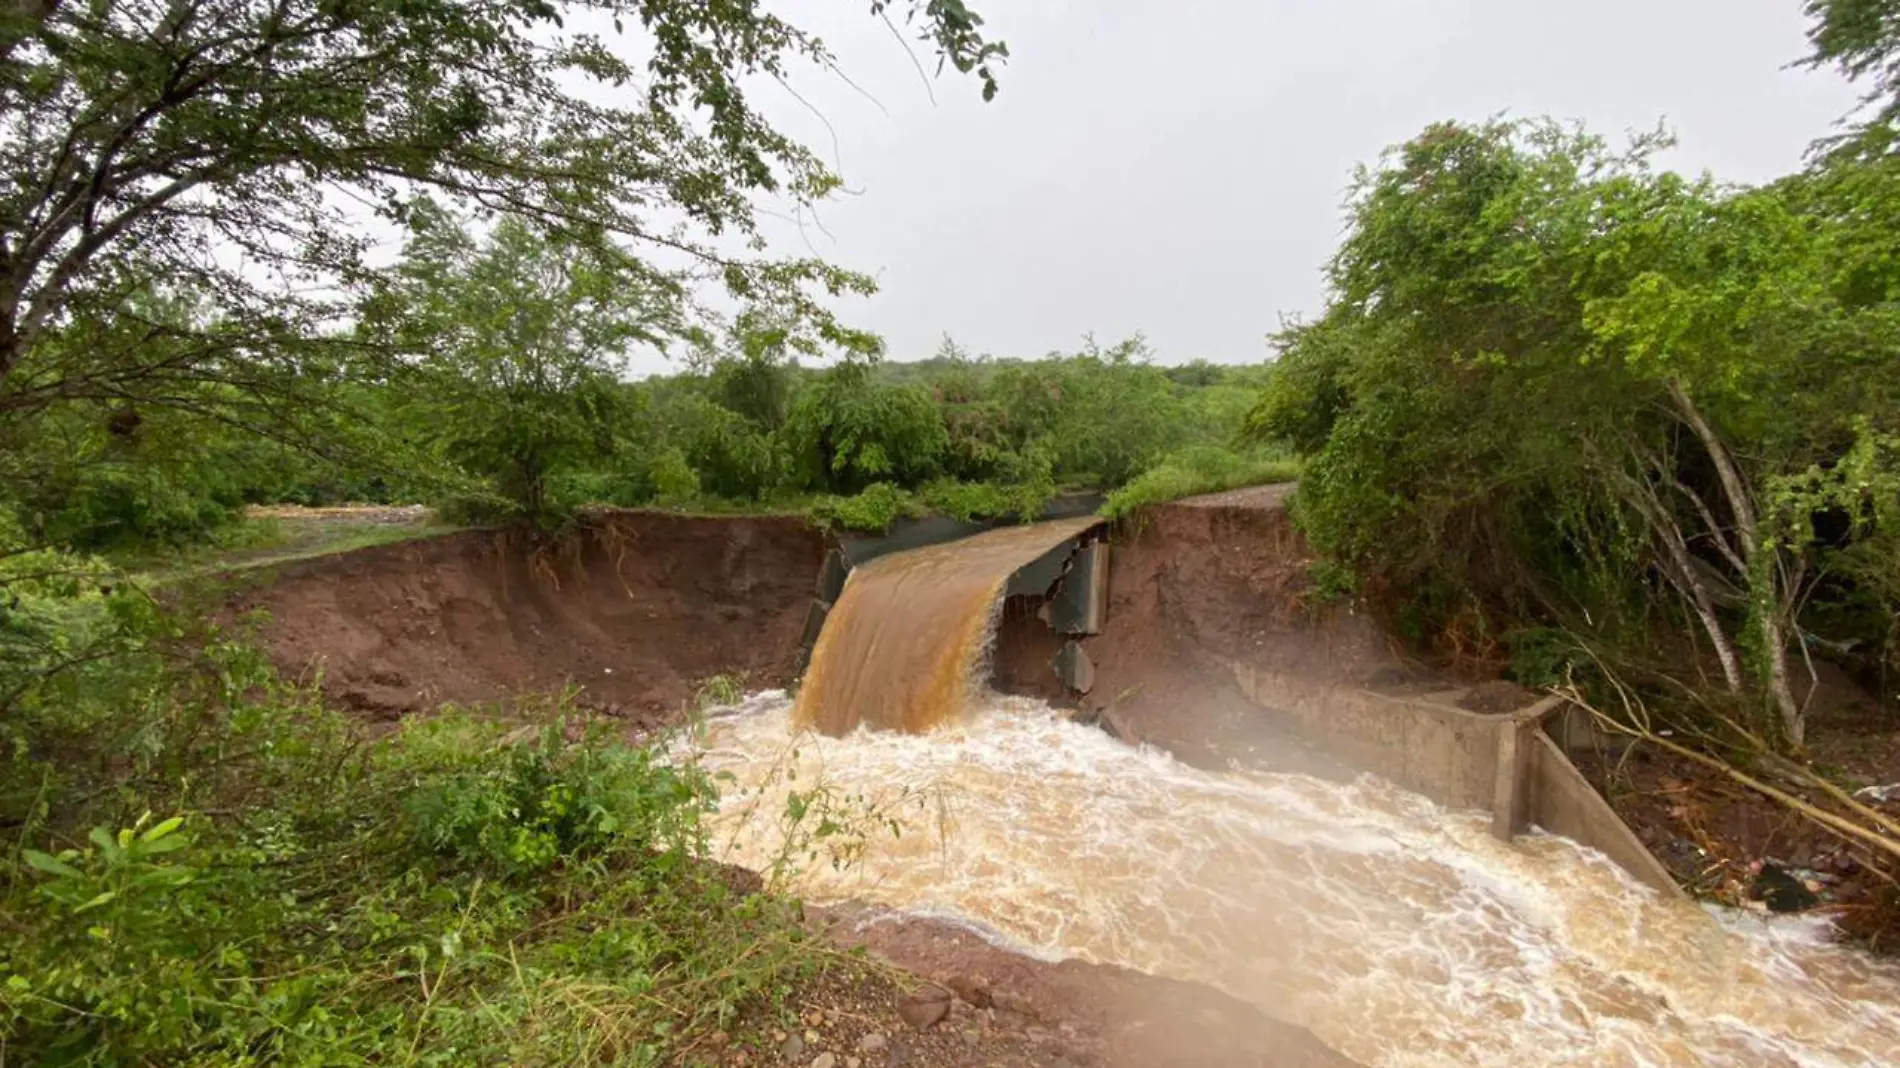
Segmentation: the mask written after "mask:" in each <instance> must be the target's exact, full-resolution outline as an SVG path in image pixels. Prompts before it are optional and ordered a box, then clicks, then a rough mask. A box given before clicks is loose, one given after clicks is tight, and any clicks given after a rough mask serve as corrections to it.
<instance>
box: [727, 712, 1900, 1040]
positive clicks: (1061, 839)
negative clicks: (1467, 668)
mask: <svg viewBox="0 0 1900 1068" xmlns="http://www.w3.org/2000/svg"><path fill="white" fill-rule="evenodd" d="M788 705H789V702H788V701H787V700H786V698H785V697H784V695H783V694H778V693H772V694H762V695H759V696H757V697H754V698H752V699H751V700H749V701H748V702H747V703H746V704H744V705H741V706H739V707H737V708H734V709H730V710H726V711H724V712H722V713H716V714H715V715H714V717H713V718H712V719H711V720H710V721H709V722H708V723H707V724H706V726H705V729H704V731H703V732H702V734H701V736H700V737H699V738H698V739H697V740H696V741H695V742H692V743H690V744H691V745H692V747H693V748H694V749H695V750H696V751H697V752H698V759H700V760H701V761H702V762H703V763H704V764H705V765H706V766H708V767H709V768H711V769H714V770H717V771H724V772H729V773H731V775H732V776H733V777H734V778H733V780H732V781H730V782H728V783H727V784H726V786H725V788H724V789H725V792H726V797H725V799H724V801H723V802H722V808H721V811H720V814H719V816H718V817H717V820H718V822H717V826H716V828H715V835H716V838H715V841H716V842H718V843H719V848H721V849H724V850H727V851H728V852H727V853H726V858H727V859H730V860H733V861H735V862H737V863H741V864H745V865H747V866H748V867H753V868H755V869H757V870H761V871H767V870H770V869H772V868H773V865H774V861H775V858H784V857H789V858H791V860H792V861H793V862H794V865H795V868H794V869H790V870H792V871H793V874H791V875H789V876H788V878H789V880H790V882H791V883H792V885H793V886H794V888H796V889H797V890H799V891H800V892H802V893H803V894H804V895H805V896H806V897H807V898H808V899H810V900H813V901H817V902H827V901H843V900H847V899H858V900H863V901H869V902H872V903H876V904H882V905H887V906H892V907H895V908H897V909H900V910H904V911H913V912H917V913H924V914H930V915H935V916H940V917H954V918H957V919H959V920H961V921H962V922H965V923H968V924H971V925H974V926H976V927H977V928H978V929H979V930H981V931H983V932H985V933H986V934H988V935H989V936H991V937H994V938H998V939H1000V940H1002V941H1004V942H1005V943H1006V944H1010V945H1013V946H1015V947H1017V948H1019V949H1022V950H1024V951H1026V952H1030V953H1034V954H1038V955H1043V956H1049V957H1071V956H1072V957H1080V958H1083V959H1086V960H1091V961H1097V962H1101V963H1110V964H1120V965H1125V966H1129V967H1133V968H1139V969H1142V970H1144V971H1148V972H1152V973H1156V974H1160V975H1165V976H1171V977H1175V978H1182V979H1193V980H1199V981H1202V982H1206V983H1210V984H1212V985H1214V986H1217V987H1220V988H1222V989H1224V990H1226V991H1227V992H1228V993H1231V994H1233V995H1236V996H1238V997H1241V998H1244V999H1247V1000H1250V1001H1253V1002H1255V1003H1256V1004H1258V1005H1260V1006H1261V1007H1262V1008H1264V1009H1266V1010H1268V1011H1269V1012H1272V1013H1273V1014H1275V1015H1277V1016H1280V1017H1281V1018H1283V1019H1288V1020H1291V1021H1293V1022H1295V1023H1299V1024H1302V1025H1304V1026H1306V1027H1308V1028H1311V1029H1312V1030H1313V1031H1314V1032H1315V1033H1316V1034H1317V1035H1319V1037H1320V1038H1322V1039H1324V1040H1325V1041H1326V1042H1328V1043H1329V1044H1331V1045H1332V1046H1334V1047H1335V1048H1336V1049H1338V1050H1340V1051H1341V1052H1343V1053H1345V1054H1347V1055H1349V1056H1351V1057H1354V1058H1356V1059H1358V1060H1359V1061H1361V1062H1362V1063H1364V1064H1366V1065H1369V1066H1373V1068H1398V1066H1408V1068H1409V1066H1422V1065H1433V1066H1440V1065H1443V1066H1451V1065H1457V1066H1461V1068H1462V1066H1466V1065H1498V1066H1508V1068H1537V1066H1543V1065H1590V1066H1600V1065H1670V1066H1676V1065H1682V1066H1692V1065H1693V1066H1701V1065H1734V1066H1747V1068H1756V1066H1764V1065H1765V1066H1778V1065H1803V1066H1807V1065H1814V1066H1820V1065H1826V1066H1847V1065H1852V1066H1857V1068H1858V1066H1873V1065H1893V1064H1900V969H1896V968H1895V967H1893V966H1892V965H1889V964H1884V963H1879V962H1875V961H1873V960H1871V959H1870V958H1867V957H1865V956H1862V955H1860V954H1857V953H1855V952H1852V951H1849V950H1846V949H1843V948H1840V947H1835V946H1829V945H1827V944H1825V942H1824V941H1823V939H1822V937H1821V934H1820V932H1819V930H1818V929H1817V928H1816V927H1815V926H1813V925H1812V924H1811V923H1784V922H1780V921H1776V922H1772V923H1771V922H1767V921H1764V920H1761V919H1758V918H1756V917H1753V916H1748V915H1743V914H1739V913H1729V912H1721V913H1719V914H1714V915H1712V914H1711V913H1709V912H1705V911H1704V910H1702V909H1701V908H1698V907H1697V906H1695V905H1693V904H1689V903H1687V902H1682V901H1675V900H1665V899H1663V898H1661V897H1659V896H1657V895H1656V894H1654V893H1653V892H1651V891H1649V890H1647V889H1644V888H1642V887H1640V886H1638V885H1637V884H1635V883H1634V882H1633V881H1632V880H1631V879H1629V878H1628V877H1627V876H1625V875H1624V874H1623V873H1622V871H1621V870H1620V869H1618V868H1616V867H1615V866H1614V865H1612V864H1611V863H1610V862H1609V861H1608V860H1606V859H1604V858H1603V857H1602V856H1600V855H1598V854H1595V853H1592V852H1589V851H1586V850H1584V849H1583V848H1581V847H1579V846H1577V845H1575V844H1573V843H1571V842H1569V841H1567V840H1564V839H1560V838H1553V837H1549V836H1543V835H1531V836H1527V837H1525V838H1523V839H1520V840H1519V841H1518V842H1516V843H1512V844H1505V843H1501V842H1498V841H1496V840H1494V839H1492V838H1491V837H1490V835H1489V833H1488V831H1487V820H1486V818H1485V817H1482V816H1480V815H1478V814H1475V813H1465V812H1455V811H1448V810H1446V809H1443V808H1440V807H1438V806H1435V805H1433V804H1431V803H1430V802H1428V801H1426V800H1424V799H1423V798H1420V797H1418V796H1417V795H1414V794H1410V793H1406V792H1405V791H1402V790H1400V789H1398V788H1396V787H1394V786H1391V785H1389V784H1387V783H1385V782H1383V781H1382V780H1377V779H1373V778H1369V777H1368V778H1362V779H1360V780H1358V781H1356V782H1353V783H1349V784H1340V783H1336V782H1325V781H1321V780H1319V779H1313V778H1308V777H1305V776H1300V775H1280V774H1252V773H1229V774H1216V773H1209V772H1203V771H1199V770H1196V769H1193V768H1190V767H1188V766H1186V765H1184V764H1180V763H1178V762H1176V761H1174V760H1173V759H1171V758H1170V757H1168V756H1166V755H1164V754H1161V753H1158V752H1154V751H1152V750H1142V749H1134V748H1130V747H1128V746H1125V745H1122V744H1121V743H1119V742H1116V741H1114V740H1113V739H1111V738H1109V737H1108V736H1106V735H1105V734H1103V733H1102V732H1100V731H1098V730H1093V729H1089V728H1084V727H1080V726H1077V725H1074V724H1071V723H1069V722H1068V721H1066V720H1065V719H1063V718H1061V717H1060V716H1059V715H1058V714H1056V713H1054V712H1053V711H1051V710H1050V709H1049V708H1047V707H1046V706H1043V705H1041V704H1038V703H1036V702H1031V701H1023V700H1019V699H1013V698H994V697H991V698H987V699H986V700H985V701H984V705H983V707H982V708H981V709H980V710H979V711H977V712H975V713H973V714H972V715H971V716H969V717H966V718H963V719H961V720H959V721H955V722H952V723H949V724H946V725H945V726H943V727H941V728H939V729H938V730H936V731H934V732H932V733H931V734H929V735H926V736H914V735H906V734H899V733H894V732H869V731H858V732H854V733H852V734H850V735H848V736H846V737H843V738H827V737H819V736H814V735H812V734H810V733H805V732H800V731H798V730H796V728H795V727H794V725H793V719H792V717H791V715H790V711H791V710H790V708H789V707H788ZM791 790H796V791H798V792H799V793H800V794H801V796H803V797H805V798H808V799H810V798H814V797H816V798H819V799H822V801H823V803H828V804H829V805H830V806H831V808H830V814H831V815H832V817H833V818H834V819H836V818H840V816H839V813H840V811H841V810H842V812H843V813H844V816H843V819H844V821H845V822H847V823H849V822H851V821H850V816H849V814H850V813H851V812H858V813H864V812H867V811H870V812H873V813H874V815H875V817H876V818H875V819H872V818H860V819H858V820H857V827H858V830H857V831H856V832H853V834H855V835H856V837H853V835H841V836H835V837H830V838H825V839H822V840H818V841H816V842H813V841H810V840H809V839H807V840H805V841H804V842H803V843H802V844H800V843H799V841H798V839H796V838H794V844H793V846H792V847H790V848H788V847H787V844H786V826H785V814H786V813H787V794H788V792H789V791H791ZM813 807H814V808H817V807H818V803H817V802H815V803H814V806H813ZM814 818H815V817H813V816H808V817H807V820H806V823H807V824H809V823H810V822H811V821H812V820H813V819H814ZM885 821H894V822H895V823H896V825H897V827H898V828H899V829H901V831H902V833H901V834H899V835H895V836H894V835H893V834H892V833H891V828H890V826H889V824H888V823H887V822H885ZM813 850H815V851H816V852H815V855H813V853H812V852H811V851H813ZM834 854H835V855H839V856H843V857H848V858H850V859H851V860H852V862H851V863H848V864H844V865H840V866H833V864H832V863H831V862H830V860H829V857H830V856H831V855H834Z"/></svg>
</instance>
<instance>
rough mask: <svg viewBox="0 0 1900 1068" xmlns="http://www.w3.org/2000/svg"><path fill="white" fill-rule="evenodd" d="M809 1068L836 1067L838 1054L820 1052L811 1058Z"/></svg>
mask: <svg viewBox="0 0 1900 1068" xmlns="http://www.w3.org/2000/svg"><path fill="white" fill-rule="evenodd" d="M811 1068H838V1055H837V1054H835V1053H820V1054H819V1055H818V1056H816V1057H813V1058H812V1060H811Z"/></svg>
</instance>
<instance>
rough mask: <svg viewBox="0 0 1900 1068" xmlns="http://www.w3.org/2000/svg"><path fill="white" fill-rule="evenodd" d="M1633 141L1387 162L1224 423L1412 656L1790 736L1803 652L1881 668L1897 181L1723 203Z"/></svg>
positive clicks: (1892, 436)
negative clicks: (1263, 451)
mask: <svg viewBox="0 0 1900 1068" xmlns="http://www.w3.org/2000/svg"><path fill="white" fill-rule="evenodd" d="M1656 147H1658V144H1657V142H1655V141H1653V140H1651V141H1639V142H1638V143H1637V145H1636V146H1634V147H1633V148H1632V149H1631V150H1629V151H1628V152H1621V153H1619V152H1613V151H1611V150H1610V149H1609V148H1608V147H1607V146H1606V145H1604V144H1603V143H1602V142H1601V141H1598V140H1596V139H1594V138H1591V137H1588V136H1586V135H1583V134H1581V133H1579V132H1577V131H1574V130H1570V129H1565V128H1559V127H1555V126H1552V125H1549V124H1543V123H1516V124H1496V125H1489V126H1482V127H1463V126H1440V127H1434V128H1433V129H1431V130H1428V131H1427V132H1426V133H1425V134H1423V135H1422V136H1420V137H1419V138H1417V139H1416V140H1414V141H1412V142H1410V143H1409V144H1407V145H1405V146H1403V147H1402V148H1400V149H1398V150H1396V151H1395V152H1394V153H1392V154H1391V155H1390V156H1388V158H1387V159H1386V160H1385V162H1384V163H1383V165H1382V166H1380V167H1379V168H1377V169H1374V170H1371V171H1368V172H1366V173H1365V174H1364V175H1363V176H1362V178H1361V180H1360V183H1359V186H1358V188H1357V190H1356V192H1355V194H1354V196H1353V200H1352V218H1353V226H1352V230H1351V232H1350V234H1349V236H1348V238H1347V240H1346V243H1345V245H1344V246H1343V247H1342V249H1341V251H1340V252H1339V254H1338V256H1337V258H1336V259H1335V260H1334V261H1333V264H1332V267H1331V270H1330V273H1329V278H1330V281H1331V284H1332V289H1333V299H1332V303H1331V306H1330V307H1329V308H1328V310H1327V312H1326V314H1325V315H1324V316H1323V317H1322V318H1321V319H1319V320H1318V321H1316V322H1313V323H1310V324H1306V325H1302V326H1298V327H1295V328H1294V329H1292V330H1290V331H1288V332H1287V333H1286V334H1284V335H1283V336H1282V337H1281V339H1280V340H1281V344H1282V345H1283V347H1284V350H1285V352H1284V356H1283V357H1282V359H1281V360H1280V362H1279V364H1278V365H1277V367H1276V374H1275V376H1274V377H1273V379H1272V380H1271V381H1270V383H1269V384H1268V386H1267V388H1266V391H1265V393H1264V396H1263V398H1262V400H1261V403H1260V405H1259V407H1258V409H1257V410H1256V411H1255V413H1254V415H1253V424H1252V425H1253V427H1254V428H1255V430H1256V431H1257V432H1258V433H1259V434H1261V435H1262V436H1263V437H1266V438H1270V439H1276V440H1284V441H1289V442H1292V443H1294V444H1295V445H1297V446H1298V447H1299V448H1300V449H1302V451H1304V452H1306V453H1307V454H1308V456H1309V460H1308V464H1307V468H1306V473H1305V476H1304V478H1303V481H1302V487H1301V491H1300V494H1299V498H1298V501H1297V507H1298V513H1299V518H1300V521H1301V523H1302V525H1303V526H1304V527H1305V528H1306V530H1307V531H1308V533H1309V534H1310V535H1311V536H1312V537H1313V539H1314V541H1315V542H1316V543H1317V544H1318V545H1319V547H1320V548H1321V549H1323V550H1324V551H1326V552H1327V553H1329V554H1331V556H1332V557H1333V558H1334V559H1335V560H1336V561H1338V562H1340V563H1343V564H1345V565H1348V566H1349V567H1351V568H1353V569H1355V570H1356V571H1357V572H1358V574H1359V577H1360V578H1361V579H1362V580H1363V584H1364V586H1365V588H1367V589H1368V590H1369V591H1370V592H1372V593H1373V594H1374V595H1375V596H1380V597H1382V598H1383V599H1385V600H1386V601H1387V603H1388V606H1389V607H1391V608H1392V609H1393V610H1394V612H1395V613H1396V617H1397V618H1398V619H1399V620H1400V622H1402V623H1404V624H1406V625H1407V626H1408V627H1409V628H1410V629H1411V630H1412V632H1413V634H1414V636H1415V637H1417V638H1419V639H1420V640H1421V641H1424V642H1427V643H1433V644H1437V645H1438V646H1439V647H1440V648H1441V650H1444V651H1447V652H1450V651H1454V650H1456V651H1458V652H1459V653H1460V654H1462V655H1468V656H1476V657H1478V658H1480V659H1482V660H1487V661H1489V662H1490V663H1491V666H1498V665H1501V664H1503V663H1505V662H1506V660H1507V659H1508V658H1511V657H1513V656H1514V655H1515V656H1516V660H1517V663H1518V665H1519V667H1520V668H1522V669H1523V671H1521V672H1520V674H1524V673H1525V672H1530V674H1524V681H1527V682H1531V683H1538V684H1544V683H1551V682H1554V681H1560V680H1561V677H1562V676H1563V674H1565V673H1566V672H1567V671H1570V670H1574V669H1577V668H1578V667H1580V666H1581V667H1587V666H1589V665H1591V664H1592V663H1594V661H1595V658H1597V657H1601V656H1604V655H1609V656H1612V657H1615V658H1617V659H1618V661H1619V663H1622V664H1624V665H1626V666H1627V665H1630V664H1631V663H1632V662H1636V663H1641V664H1643V665H1644V666H1646V667H1653V668H1655V669H1657V670H1658V671H1660V672H1663V673H1665V674H1666V673H1669V672H1675V673H1677V674H1679V675H1681V676H1683V677H1685V679H1687V680H1694V679H1695V677H1696V675H1697V673H1698V672H1700V671H1701V670H1703V668H1704V666H1705V665H1706V667H1707V670H1708V671H1709V672H1710V674H1712V675H1713V676H1714V677H1715V678H1716V679H1718V680H1719V683H1718V686H1719V688H1720V689H1722V690H1725V691H1726V692H1727V693H1728V695H1729V696H1730V699H1731V700H1734V701H1737V702H1741V703H1743V704H1744V705H1746V706H1748V709H1747V710H1748V711H1749V712H1750V713H1751V714H1756V713H1759V714H1760V718H1759V721H1758V722H1757V723H1756V727H1757V729H1759V730H1762V731H1763V732H1765V733H1779V734H1780V735H1781V736H1783V737H1784V738H1786V739H1788V740H1789V741H1791V742H1796V743H1798V742H1799V740H1800V737H1801V731H1802V726H1803V724H1802V717H1801V703H1800V702H1799V701H1798V700H1797V698H1796V697H1795V692H1794V691H1795V687H1794V685H1793V683H1792V680H1791V672H1792V671H1793V670H1794V669H1793V668H1792V667H1791V665H1790V660H1791V658H1794V659H1799V658H1800V657H1801V654H1802V648H1803V647H1804V646H1808V647H1815V646H1818V645H1820V644H1827V643H1832V644H1835V645H1837V646H1841V647H1855V648H1857V649H1858V650H1859V653H1858V654H1857V655H1858V656H1859V657H1862V658H1863V659H1862V660H1861V663H1862V665H1863V666H1866V667H1869V668H1872V669H1874V673H1875V674H1879V673H1881V670H1883V669H1880V668H1878V667H1877V666H1876V665H1880V664H1883V663H1886V664H1890V663H1893V662H1894V656H1895V653H1896V652H1897V651H1900V650H1896V648H1895V647H1894V646H1893V644H1892V642H1893V635H1894V633H1895V629H1894V619H1895V616H1894V614H1893V612H1894V602H1893V601H1891V600H1888V601H1886V603H1885V604H1884V605H1880V606H1877V607H1876V606H1875V605H1874V604H1873V603H1872V602H1871V600H1870V599H1869V598H1868V597H1867V596H1866V594H1867V593H1868V591H1870V590H1871V589H1873V588H1875V584H1876V583H1877V582H1878V581H1879V580H1878V578H1877V577H1876V576H1877V575H1879V574H1883V573H1891V571H1892V567H1891V559H1892V556H1891V548H1890V547H1888V548H1882V546H1886V545H1888V543H1889V541H1890V539H1891V533H1892V529H1893V527H1894V524H1896V523H1900V466H1896V459H1900V449H1897V448H1896V442H1900V437H1896V435H1897V434H1900V422H1897V421H1896V413H1900V372H1897V368H1900V365H1896V364H1895V362H1894V360H1893V357H1892V353H1893V351H1894V350H1895V348H1896V346H1900V331H1897V330H1896V327H1895V320H1894V318H1893V315H1892V308H1893V307H1894V306H1895V299H1896V297H1900V274H1896V273H1895V272H1894V270H1893V267H1892V265H1893V264H1894V263H1895V262H1900V260H1896V259H1895V258H1894V257H1893V255H1892V250H1893V247H1894V246H1893V237H1892V234H1893V233H1894V231H1893V229H1892V227H1891V225H1890V223H1889V219H1890V216H1891V210H1890V206H1891V203H1893V202H1896V201H1895V200H1894V197H1893V193H1894V192H1895V191H1896V190H1900V185H1895V184H1893V183H1886V182H1881V181H1875V180H1873V178H1874V176H1873V175H1870V174H1869V173H1868V172H1867V170H1866V169H1865V168H1864V167H1863V166H1862V165H1859V164H1835V165H1832V166H1830V167H1829V168H1825V169H1823V170H1820V171H1817V172H1815V173H1811V174H1806V175H1801V176H1797V177H1795V178H1792V179H1789V180H1787V181H1785V182H1783V183H1780V184H1778V185H1776V186H1772V187H1768V188H1764V189H1731V188H1726V187H1721V186H1718V185H1716V184H1714V183H1713V182H1712V181H1708V180H1703V181H1690V180H1687V179H1684V178H1682V177H1680V176H1678V175H1674V174H1669V173H1666V172H1657V171H1654V170H1652V169H1650V168H1649V166H1648V165H1647V159H1648V156H1649V153H1650V152H1651V151H1653V150H1654V149H1655V148H1656ZM1879 166H1880V167H1881V168H1885V167H1886V164H1884V163H1883V164H1880V165H1879ZM1850 603H1852V604H1854V605H1856V606H1857V607H1855V608H1852V609H1850V608H1849V607H1848V605H1849V604H1850ZM1553 627H1554V628H1558V629H1559V630H1560V631H1562V632H1564V633H1567V634H1569V635H1570V636H1571V647H1572V650H1573V652H1572V660H1571V663H1570V664H1569V665H1564V664H1562V663H1559V662H1557V661H1553V659H1552V656H1551V645H1550V642H1549V635H1550V633H1551V629H1550V628H1553ZM1520 628H1524V630H1523V633H1524V634H1525V635H1526V636H1527V641H1525V642H1522V643H1518V642H1513V641H1512V640H1511V635H1512V633H1513V632H1514V631H1516V630H1519V629H1520ZM1513 645H1522V646H1523V648H1517V649H1514V648H1512V646H1513ZM1698 649H1699V650H1701V654H1700V655H1698V653H1697V650H1698ZM1659 650H1660V651H1661V655H1660V656H1658V655H1657V652H1658V651H1659ZM1518 654H1522V655H1518ZM1700 656H1706V657H1707V658H1708V659H1707V660H1706V661H1702V660H1700ZM1530 665H1536V670H1535V671H1534V672H1533V671H1531V669H1530ZM1552 672H1555V673H1556V674H1555V675H1553V674H1552ZM1533 676H1534V677H1533ZM1692 685H1693V682H1692Z"/></svg>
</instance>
